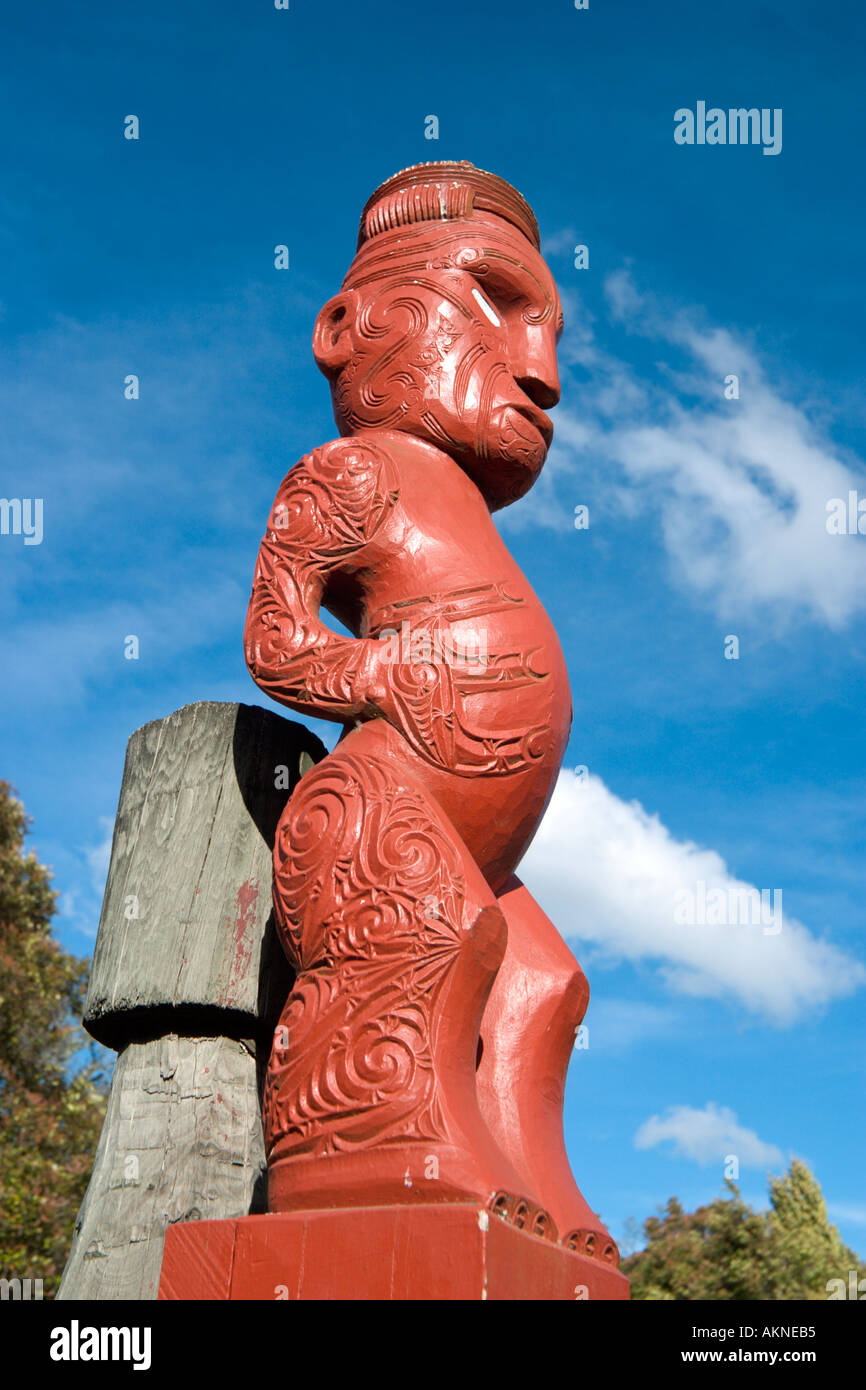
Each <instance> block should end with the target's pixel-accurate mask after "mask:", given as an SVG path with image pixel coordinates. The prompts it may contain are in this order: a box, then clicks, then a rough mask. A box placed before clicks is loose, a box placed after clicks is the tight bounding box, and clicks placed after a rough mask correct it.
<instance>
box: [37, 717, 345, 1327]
mask: <svg viewBox="0 0 866 1390" xmlns="http://www.w3.org/2000/svg"><path fill="white" fill-rule="evenodd" d="M325 751H326V750H325V748H324V746H323V744H322V743H321V742H320V741H319V739H317V738H316V737H315V735H313V734H312V733H310V732H309V730H307V729H306V728H304V727H303V726H302V725H300V724H297V723H294V722H290V721H289V720H286V719H283V718H281V717H280V716H279V715H277V714H274V713H271V712H270V711H268V710H263V709H258V708H254V707H251V706H248V705H237V704H217V703H213V702H203V703H200V704H193V705H186V706H185V707H184V708H183V709H180V710H178V711H177V712H176V713H175V714H172V715H170V716H169V717H168V718H167V719H159V720H155V721H154V722H153V723H151V724H146V725H144V727H143V728H141V729H138V730H137V731H136V732H135V733H134V734H133V735H132V738H131V739H130V741H129V745H128V748H127V753H126V765H125V767H124V772H123V782H122V785H121V790H120V800H119V804H118V810H117V820H116V822H115V828H114V840H113V843H112V848H111V862H110V866H109V871H108V882H107V884H106V889H105V898H104V902H103V907H102V916H101V918H100V923H99V933H98V936H97V941H96V951H95V953H94V958H93V968H92V973H91V979H90V988H89V992H88V996H87V1004H86V1011H85V1019H84V1022H85V1026H86V1027H87V1029H88V1031H89V1032H90V1033H91V1034H92V1035H93V1036H94V1037H95V1038H97V1039H98V1040H99V1041H100V1042H102V1043H105V1044H106V1045H107V1046H109V1047H112V1048H114V1049H115V1050H116V1051H117V1052H118V1059H117V1064H116V1068H115V1072H114V1078H113V1081H112V1085H111V1095H110V1098H109V1103H108V1112H107V1115H106V1119H105V1125H104V1127H103V1131H102V1136H101V1138H100V1142H99V1147H98V1150H97V1154H96V1159H95V1163H94V1167H93V1173H92V1176H91V1179H90V1185H89V1187H88V1189H87V1193H86V1196H85V1198H84V1201H83V1203H82V1206H81V1210H80V1212H79V1214H78V1220H77V1222H76V1226H75V1235H74V1239H73V1243H72V1250H71V1252H70V1256H69V1260H68V1262H67V1266H66V1269H65V1271H64V1275H63V1280H62V1283H61V1287H60V1291H59V1294H58V1297H59V1298H63V1299H149V1298H156V1295H157V1288H158V1284H159V1273H160V1265H161V1262H162V1251H163V1243H164V1236H165V1230H166V1227H167V1226H168V1225H170V1224H171V1223H173V1222H176V1221H190V1220H195V1219H197V1218H199V1217H201V1218H217V1217H236V1216H243V1215H247V1214H248V1213H250V1212H253V1211H263V1210H265V1207H266V1192H265V1183H266V1168H265V1154H264V1145H263V1139H262V1126H261V1092H260V1073H261V1071H262V1069H263V1067H264V1066H265V1065H266V1063H267V1058H268V1052H269V1048H270V1041H271V1034H272V1032H273V1027H274V1024H275V1022H276V1019H277V1017H278V1015H279V1011H280V1008H281V1007H282V1005H283V1003H284V1001H285V998H286V994H287V992H288V990H289V988H290V987H291V975H290V971H289V967H288V965H287V964H286V961H285V957H284V955H283V952H282V950H281V948H280V947H279V944H278V943H277V942H276V939H275V937H274V934H273V927H272V923H271V875H272V864H271V851H272V847H273V839H274V831H275V829H276V825H277V821H278V819H279V816H280V813H281V811H282V809H283V807H284V805H285V803H286V800H287V799H288V797H289V795H290V793H291V791H292V790H293V788H294V786H295V785H296V783H297V781H298V779H299V778H300V777H301V776H302V775H303V773H304V772H305V771H306V770H307V768H309V767H311V766H312V765H313V764H314V763H315V762H318V761H319V760H320V759H321V758H322V757H324V755H325Z"/></svg>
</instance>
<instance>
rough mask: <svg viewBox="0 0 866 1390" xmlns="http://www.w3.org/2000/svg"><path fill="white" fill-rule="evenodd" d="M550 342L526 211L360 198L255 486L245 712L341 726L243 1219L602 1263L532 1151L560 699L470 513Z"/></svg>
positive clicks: (536, 400) (283, 831)
mask: <svg viewBox="0 0 866 1390" xmlns="http://www.w3.org/2000/svg"><path fill="white" fill-rule="evenodd" d="M561 329H562V309H561V306H560V301H559V296H558V294H557V290H556V286H555V284H554V282H553V279H552V277H551V274H550V271H549V270H548V268H547V266H546V264H545V262H544V260H543V259H542V257H541V254H540V252H539V236H538V228H537V225H536V221H535V218H534V216H533V214H532V212H531V210H530V208H529V207H528V206H527V204H526V203H525V202H524V200H523V199H522V198H521V196H520V195H519V194H518V193H517V192H516V191H515V190H514V189H513V188H511V187H510V186H509V185H508V184H507V183H505V182H504V181H503V180H502V179H500V178H497V177H495V176H494V175H492V174H488V173H484V172H483V171H481V170H479V169H476V168H474V167H473V166H472V165H471V164H467V163H456V164H447V163H442V164H426V165H419V166H416V167H414V168H411V169H407V170H404V171H403V172H402V173H400V174H397V175H395V177H394V178H391V179H389V180H388V181H387V182H386V183H385V184H383V185H382V186H381V187H380V188H379V189H378V190H377V191H376V193H374V194H373V196H372V198H371V199H370V201H369V202H368V204H367V206H366V208H365V209H364V214H363V216H362V220H361V228H360V234H359V241H358V250H357V254H356V256H355V258H354V260H353V261H352V264H351V266H350V268H349V272H348V274H347V276H346V279H345V281H344V283H343V286H342V289H341V291H340V293H339V294H338V295H336V296H335V297H334V298H333V299H331V300H330V301H329V303H328V304H326V305H325V307H324V308H323V309H322V311H321V313H320V314H319V316H318V319H317V322H316V327H315V334H314V344H313V346H314V353H315V357H316V361H317V362H318V364H319V367H320V368H321V369H322V371H323V372H324V373H325V375H326V376H327V377H328V379H329V381H330V383H331V390H332V395H333V403H334V413H335V417H336V422H337V426H338V428H339V431H340V436H341V437H340V438H339V439H336V440H334V441H332V442H331V443H329V444H324V445H322V446H321V447H319V448H316V449H314V450H313V451H312V452H311V453H310V454H308V455H307V456H306V457H305V458H303V459H302V460H301V462H300V463H298V464H297V465H296V466H295V467H294V468H292V469H291V470H290V472H289V473H288V475H287V476H286V478H285V479H284V481H283V483H282V484H281V486H280V489H279V491H278V493H277V496H276V500H275V502H274V506H273V510H272V512H271V516H270V520H269V524H268V529H267V532H266V534H265V537H264V539H263V541H262V545H261V550H260V554H259V559H258V564H257V568H256V573H255V582H254V586H253V593H252V599H251V601H250V607H249V615H248V619H247V627H246V655H247V661H248V664H249V668H250V670H251V672H252V674H253V676H254V678H255V680H256V681H257V682H258V684H259V685H260V686H261V688H262V689H263V690H264V691H266V692H267V694H268V695H270V696H272V697H273V698H274V699H276V700H279V701H281V702H282V703H283V704H285V705H288V706H289V707H290V708H291V709H293V710H297V711H299V712H300V713H301V714H304V713H307V714H311V715H315V716H318V717H320V718H325V719H333V720H336V721H338V722H340V723H342V724H343V725H344V732H343V736H342V738H341V739H340V741H339V743H338V745H337V747H336V749H335V750H334V752H333V753H331V754H330V755H329V756H328V757H327V758H326V759H325V760H324V761H323V762H322V763H320V764H318V765H317V766H316V767H315V768H313V769H312V770H310V771H309V772H308V773H307V774H306V775H305V777H304V778H303V780H302V781H301V783H300V784H299V786H298V788H297V789H296V791H295V792H294V794H293V796H292V797H291V800H290V801H289V803H288V805H287V807H286V810H285V812H284V815H283V818H282V821H281V823H280V826H279V829H278V832H277V840H276V847H275V853H274V905H275V913H276V918H277V922H278V927H279V931H280V935H281V940H282V943H283V946H284V948H285V950H286V953H287V955H288V957H289V960H290V961H291V963H292V965H293V966H294V968H295V970H296V972H297V975H296V982H295V985H294V988H293V990H292V992H291V994H290V996H289V998H288V1000H287V1002H286V1005H285V1009H284V1011H283V1015H282V1019H281V1023H280V1027H279V1028H278V1029H277V1033H276V1037H275V1040H274V1047H273V1051H272V1054H271V1058H270V1064H269V1068H268V1076H267V1085H266V1092H265V1104H264V1121H265V1131H266V1141H267V1146H268V1155H269V1192H270V1198H269V1204H270V1209H271V1211H273V1212H298V1211H305V1210H314V1209H322V1208H334V1207H359V1206H387V1205H390V1206H394V1205H398V1206H399V1205H402V1204H406V1203H425V1204H430V1203H437V1202H438V1203H450V1204H453V1203H455V1202H458V1203H459V1202H461V1201H465V1202H474V1203H476V1204H477V1203H480V1204H481V1205H482V1206H486V1207H487V1208H488V1209H490V1210H491V1211H493V1212H496V1213H498V1214H499V1215H501V1216H503V1217H504V1218H505V1219H506V1221H508V1222H510V1223H513V1224H514V1225H515V1226H517V1227H522V1228H524V1229H525V1230H527V1231H531V1232H534V1233H535V1234H537V1235H541V1236H544V1237H545V1238H547V1239H549V1240H550V1241H554V1242H557V1241H558V1242H560V1243H562V1244H563V1245H564V1246H566V1247H567V1248H570V1249H573V1250H576V1251H579V1252H580V1253H581V1254H583V1255H584V1256H592V1257H594V1258H595V1259H597V1260H599V1261H601V1262H603V1263H606V1264H609V1265H614V1266H615V1265H616V1263H617V1251H616V1247H615V1245H614V1244H613V1242H612V1241H611V1239H610V1236H609V1235H608V1233H607V1231H605V1229H604V1227H603V1226H602V1225H601V1223H600V1221H599V1220H598V1218H597V1217H596V1216H594V1215H593V1213H592V1212H591V1211H590V1210H589V1208H588V1206H587V1204H586V1202H585V1201H584V1199H583V1197H582V1196H581V1194H580V1192H579V1191H578V1188H577V1187H576V1185H575V1183H574V1179H573V1178H572V1176H571V1172H570V1169H569V1165H568V1161H567V1159H566V1156H565V1148H564V1143H563V1136H562V1096H563V1086H564V1080H565V1072H566V1069H567V1065H568V1060H569V1056H570V1053H571V1049H572V1045H573V1041H574V1036H575V1031H576V1028H577V1026H578V1024H579V1023H580V1021H581V1019H582V1018H583V1015H584V1012H585V1009H586V1003H587V998H588V992H589V991H588V986H587V984H586V980H585V978H584V976H583V974H582V972H581V970H580V967H579V966H578V964H577V961H576V960H575V959H574V957H573V956H572V954H571V952H570V951H569V950H568V948H567V947H566V946H565V944H564V942H563V941H562V938H561V937H560V936H559V934H558V933H557V931H556V930H555V928H554V927H553V926H552V925H551V923H550V922H549V920H548V919H547V917H546V916H545V915H544V913H543V912H542V911H541V909H540V908H539V907H538V905H537V904H536V903H535V902H534V900H533V899H532V897H531V896H530V894H529V893H528V892H527V890H526V888H524V887H523V886H522V885H521V884H520V882H519V880H518V879H516V878H515V876H514V871H515V868H516V866H517V864H518V863H519V861H520V858H521V856H522V855H523V853H524V851H525V850H526V848H527V846H528V845H529V843H530V841H531V839H532V836H533V834H534V833H535V830H536V828H537V826H538V824H539V821H540V820H541V817H542V815H543V813H544V810H545V807H546V806H547V803H548V800H549V798H550V795H551V791H552V789H553V785H554V782H555V780H556V776H557V773H558V771H559V768H560V763H561V760H562V756H563V752H564V750H565V745H566V741H567V738H568V734H569V727H570V722H571V703H570V697H569V686H568V678H567V674H566V668H565V662H564V660H563V655H562V651H561V649H560V645H559V642H558V640H557V637H556V633H555V632H554V629H553V626H552V624H551V622H550V619H549V618H548V616H547V614H546V613H545V611H544V608H543V607H542V605H541V603H540V602H539V600H538V598H537V597H536V595H535V594H534V593H533V591H532V588H531V587H530V585H529V583H528V581H527V580H526V578H525V577H524V575H523V574H522V573H521V571H520V570H519V568H518V567H517V565H516V564H515V562H514V560H513V559H512V557H511V555H510V554H509V552H508V550H507V548H506V546H505V545H504V543H503V541H502V539H501V537H500V535H499V532H498V531H497V529H496V526H495V525H494V522H493V519H492V516H491V513H492V512H494V511H496V510H497V509H498V508H501V507H504V506H507V505H509V504H511V503H513V502H516V501H517V500H518V499H519V498H521V497H522V496H523V495H524V494H525V493H526V492H527V490H528V489H529V488H530V487H531V486H532V484H533V483H534V482H535V480H536V478H537V477H538V475H539V472H540V470H541V467H542V465H543V463H544V460H545V457H546V455H547V451H548V448H549V446H550V442H551V438H552V426H551V423H550V420H549V418H548V415H547V414H546V412H547V411H548V410H549V409H550V408H551V407H552V406H555V405H556V403H557V401H558V399H559V393H560V387H559V378H558V374H557V363H556V345H557V340H558V337H559V335H560V332H561ZM321 607H325V608H326V609H328V610H329V611H330V612H332V613H333V614H335V615H336V616H337V617H338V618H339V619H340V620H341V621H342V623H343V624H344V625H345V626H346V627H347V628H348V630H349V631H350V632H351V633H353V634H354V635H353V636H352V637H346V636H339V635H337V634H336V633H334V632H333V631H332V630H331V629H330V628H329V627H327V626H325V625H324V624H323V623H322V621H321V620H320V617H319V611H320V608H321Z"/></svg>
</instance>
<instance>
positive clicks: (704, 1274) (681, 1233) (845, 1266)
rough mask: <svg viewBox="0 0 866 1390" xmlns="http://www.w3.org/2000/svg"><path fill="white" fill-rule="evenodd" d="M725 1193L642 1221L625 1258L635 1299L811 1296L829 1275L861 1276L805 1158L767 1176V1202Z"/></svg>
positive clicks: (823, 1293)
mask: <svg viewBox="0 0 866 1390" xmlns="http://www.w3.org/2000/svg"><path fill="white" fill-rule="evenodd" d="M725 1185H726V1187H727V1189H728V1195H727V1196H726V1197H717V1198H715V1200H714V1201H712V1202H710V1203H709V1205H708V1206H704V1207H698V1209H697V1211H693V1212H686V1211H684V1210H683V1208H682V1205H681V1204H680V1202H678V1201H677V1199H676V1197H671V1199H670V1200H669V1202H668V1203H667V1206H666V1207H665V1208H664V1211H663V1213H662V1214H661V1215H659V1216H651V1217H649V1219H648V1220H647V1221H645V1222H644V1236H645V1239H646V1246H645V1248H644V1249H643V1250H639V1251H637V1252H636V1253H635V1254H633V1255H630V1256H629V1258H628V1259H626V1260H625V1261H624V1262H623V1270H624V1272H625V1273H626V1274H627V1275H628V1277H629V1279H630V1280H631V1292H632V1298H635V1299H681V1300H688V1301H691V1302H701V1301H724V1300H727V1299H734V1300H748V1299H755V1300H765V1301H766V1300H770V1301H772V1300H777V1299H785V1300H793V1299H808V1300H811V1301H815V1300H819V1299H826V1298H828V1296H829V1295H828V1288H827V1285H828V1283H829V1281H830V1280H831V1279H843V1280H845V1282H846V1285H847V1282H848V1273H849V1271H850V1270H856V1271H858V1278H861V1277H863V1275H864V1274H866V1269H864V1267H863V1266H862V1264H861V1262H860V1259H859V1257H858V1256H857V1255H856V1254H855V1253H854V1251H853V1250H849V1249H848V1247H847V1246H846V1245H845V1244H844V1242H843V1240H842V1237H841V1236H840V1235H839V1232H838V1231H837V1230H836V1227H835V1226H832V1225H831V1224H830V1221H829V1218H828V1216H827V1208H826V1206H825V1204H824V1198H823V1195H822V1193H821V1188H820V1186H819V1184H818V1182H817V1180H816V1178H815V1177H814V1176H813V1175H812V1173H811V1172H810V1171H809V1169H808V1168H807V1167H806V1165H805V1163H801V1162H800V1161H799V1160H797V1159H794V1161H793V1162H792V1163H791V1166H790V1167H789V1169H788V1172H787V1173H786V1174H785V1175H784V1176H783V1177H773V1178H771V1179H770V1206H769V1209H768V1210H767V1211H754V1210H753V1209H752V1208H751V1207H749V1206H748V1205H747V1204H746V1203H745V1202H744V1201H743V1199H742V1197H741V1196H740V1193H739V1189H738V1188H737V1186H736V1184H735V1183H733V1182H731V1181H730V1179H728V1180H726V1184H725Z"/></svg>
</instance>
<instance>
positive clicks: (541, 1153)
mask: <svg viewBox="0 0 866 1390" xmlns="http://www.w3.org/2000/svg"><path fill="white" fill-rule="evenodd" d="M498 903H499V906H500V908H501V909H502V911H503V913H504V915H505V920H506V922H507V923H508V949H507V951H506V955H505V960H504V962H503V964H502V966H501V968H500V970H499V973H498V975H497V977H496V981H495V983H494V986H493V989H492V991H491V994H490V999H489V1001H488V1004H487V1008H486V1010H485V1012H484V1017H483V1019H482V1024H481V1038H482V1052H481V1059H480V1063H479V1067H478V1097H479V1101H480V1104H481V1111H482V1114H483V1115H484V1118H485V1120H486V1121H487V1125H488V1128H489V1129H490V1131H491V1133H492V1134H493V1136H494V1138H495V1139H496V1141H497V1143H498V1144H499V1147H500V1148H501V1149H502V1151H503V1153H505V1155H506V1156H507V1157H508V1158H509V1159H510V1160H511V1162H512V1164H513V1165H514V1167H515V1168H516V1169H517V1171H518V1172H519V1173H520V1175H521V1177H522V1178H523V1181H524V1183H525V1185H526V1186H528V1187H530V1188H531V1189H532V1190H533V1191H534V1192H537V1193H538V1195H539V1197H540V1199H541V1201H542V1203H543V1205H544V1206H545V1208H546V1209H547V1211H549V1212H550V1213H551V1215H552V1217H553V1220H554V1221H555V1223H556V1225H557V1227H558V1229H559V1233H560V1240H561V1241H562V1242H563V1243H564V1244H567V1245H569V1246H570V1247H571V1248H572V1249H575V1250H579V1251H580V1252H581V1253H582V1254H586V1255H592V1256H595V1257H596V1258H599V1259H602V1260H604V1261H605V1262H607V1263H609V1264H614V1265H616V1264H618V1262H619V1252H618V1251H617V1248H616V1246H615V1244H614V1242H613V1241H612V1240H611V1237H610V1235H609V1234H608V1232H607V1231H606V1230H605V1228H604V1226H603V1225H602V1223H601V1222H600V1221H599V1219H598V1217H597V1216H596V1215H595V1213H594V1212H592V1211H591V1210H590V1208H589V1206H588V1205H587V1203H586V1201H585V1199H584V1197H583V1196H582V1194H581V1192H580V1190H579V1188H578V1187H577V1184H576V1183H575V1181H574V1178H573V1176H572V1173H571V1167H570V1165H569V1162H568V1156H567V1154H566V1151H565V1139H564V1137H563V1132H562V1106H563V1099H564V1094H565V1077H566V1073H567V1071H568V1063H569V1058H570V1057H571V1053H572V1049H573V1046H574V1038H575V1033H576V1030H577V1027H578V1025H579V1024H580V1022H581V1020H582V1019H583V1016H584V1014H585V1013H586V1006H587V1003H588V1002H589V985H588V984H587V981H586V976H585V975H584V974H583V971H582V970H581V968H580V966H579V965H578V963H577V961H576V960H575V958H574V956H573V955H572V953H571V951H570V950H569V949H568V947H567V946H566V944H565V942H564V941H563V939H562V937H561V936H560V935H559V932H558V931H557V930H556V928H555V927H554V926H553V924H552V922H551V921H550V920H549V918H548V917H546V916H545V914H544V913H543V912H542V910H541V908H540V907H539V906H538V904H537V903H536V902H535V899H534V898H533V897H532V895H531V894H530V893H529V892H528V891H527V889H526V888H525V887H524V886H523V884H522V883H521V882H520V880H519V879H518V878H516V877H512V878H511V880H510V881H509V883H508V884H507V885H506V887H505V889H504V890H503V891H502V893H500V895H499V898H498Z"/></svg>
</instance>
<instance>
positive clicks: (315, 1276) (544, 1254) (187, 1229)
mask: <svg viewBox="0 0 866 1390" xmlns="http://www.w3.org/2000/svg"><path fill="white" fill-rule="evenodd" d="M628 1296H629V1288H628V1280H627V1279H626V1278H625V1276H624V1275H622V1274H620V1273H619V1271H618V1270H616V1269H614V1268H613V1267H612V1266H610V1265H606V1264H603V1263H602V1262H601V1261H598V1260H592V1259H587V1258H586V1257H585V1256H583V1255H577V1254H575V1253H574V1252H573V1251H571V1250H567V1249H565V1248H564V1247H563V1246H561V1245H555V1244H554V1243H553V1242H552V1241H549V1240H544V1239H542V1238H541V1237H539V1236H534V1235H530V1234H529V1233H528V1232H526V1231H523V1230H519V1229H518V1228H517V1227H515V1226H510V1225H508V1224H507V1223H506V1222H505V1221H503V1220H502V1219H501V1218H500V1217H497V1216H493V1215H491V1214H490V1213H489V1212H487V1211H484V1210H483V1209H482V1208H480V1207H476V1206H467V1205H456V1204H455V1205H439V1206H418V1207H411V1206H404V1207H399V1206H392V1207H355V1208H348V1209H345V1208H344V1209H343V1210H339V1211H307V1212H289V1213H283V1214H274V1215H269V1216H245V1217H240V1218H239V1219H237V1220H234V1221H190V1222H186V1223H184V1224H180V1225H176V1226H170V1227H169V1228H168V1231H167V1232H166V1242H165V1255H164V1257H163V1262H162V1278H161V1281H160V1286H159V1297H160V1298H161V1299H193V1300H197V1301H201V1300H219V1299H231V1300H266V1299H267V1300H274V1299H308V1300H309V1299H333V1300H337V1301H341V1300H349V1299H352V1300H357V1299H361V1300H363V1299H372V1300H381V1299H398V1300H403V1299H424V1300H428V1299H429V1300H437V1301H438V1300H445V1299H470V1300H473V1301H474V1300H476V1299H515V1300H520V1299H524V1300H538V1299H544V1300H547V1299H551V1300H557V1301H564V1300H569V1301H574V1300H575V1299H578V1300H582V1299H627V1298H628Z"/></svg>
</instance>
